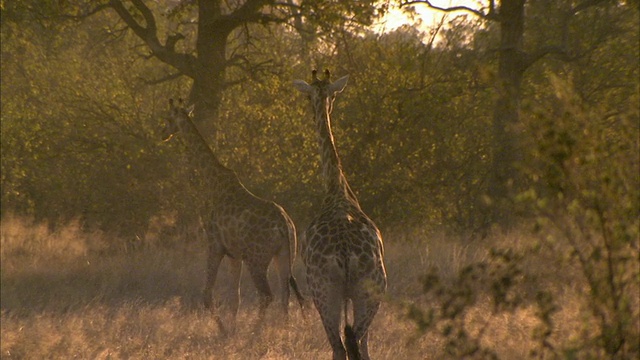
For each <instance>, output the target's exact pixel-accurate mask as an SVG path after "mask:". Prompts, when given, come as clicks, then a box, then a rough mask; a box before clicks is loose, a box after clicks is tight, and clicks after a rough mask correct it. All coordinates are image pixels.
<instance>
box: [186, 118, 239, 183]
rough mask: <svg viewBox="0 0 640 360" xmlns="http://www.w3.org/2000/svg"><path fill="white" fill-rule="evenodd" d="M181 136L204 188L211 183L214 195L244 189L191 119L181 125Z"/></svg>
mask: <svg viewBox="0 0 640 360" xmlns="http://www.w3.org/2000/svg"><path fill="white" fill-rule="evenodd" d="M181 134H182V136H183V141H184V142H185V145H186V147H187V151H188V152H189V161H190V162H191V163H192V164H193V165H194V168H195V169H198V170H200V171H202V174H203V175H204V179H203V184H204V185H205V186H209V185H210V184H211V181H213V183H214V184H215V190H216V193H221V192H225V191H228V190H231V189H234V188H244V187H243V186H242V184H241V183H240V180H239V179H238V176H237V174H236V173H235V172H234V171H233V170H231V169H229V168H227V167H226V166H224V165H223V164H222V163H221V162H220V160H218V157H217V156H216V154H215V153H214V152H213V150H211V148H210V147H209V144H208V143H207V141H206V140H205V138H204V136H202V133H200V130H198V127H197V126H196V124H195V123H194V122H193V120H192V119H190V118H189V119H188V120H187V121H185V122H184V123H183V128H182V129H181Z"/></svg>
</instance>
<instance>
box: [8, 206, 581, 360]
mask: <svg viewBox="0 0 640 360" xmlns="http://www.w3.org/2000/svg"><path fill="white" fill-rule="evenodd" d="M1 235H2V244H1V245H2V247H1V249H2V250H1V261H2V263H1V264H2V268H1V284H2V287H1V291H2V292H1V301H2V303H1V310H2V313H1V320H2V332H1V339H0V340H1V341H0V344H1V345H0V354H1V356H2V358H7V359H12V358H24V359H42V358H65V359H68V358H82V359H150V358H153V359H158V358H171V359H305V358H306V359H323V358H324V359H328V358H330V357H331V353H330V351H329V346H328V343H327V341H326V338H325V335H324V331H323V329H322V326H321V324H320V321H319V318H318V316H317V313H316V312H315V309H312V308H308V309H307V310H306V316H303V313H302V312H301V311H300V310H299V309H298V308H297V307H296V306H295V304H294V302H292V303H291V306H290V309H291V315H290V318H289V320H288V321H284V320H283V318H282V315H281V313H280V311H279V308H278V307H277V306H273V307H272V308H271V309H270V311H269V313H268V314H267V317H266V319H265V321H264V322H263V323H262V325H259V324H257V322H256V313H255V309H256V307H257V296H256V291H255V289H254V288H253V285H252V284H251V282H250V280H249V278H248V277H247V276H246V272H245V274H244V275H243V285H242V304H241V310H240V313H239V315H238V319H237V327H236V330H235V332H234V334H232V335H225V334H223V333H222V332H221V331H220V329H219V328H218V326H217V325H216V322H215V321H214V320H213V317H212V316H211V314H210V313H207V312H205V311H204V310H203V309H202V308H201V306H200V303H199V300H200V290H201V286H202V284H203V281H204V262H205V246H204V244H201V243H199V242H197V241H194V242H190V243H182V244H174V246H160V245H158V244H154V243H152V242H149V243H148V244H146V245H145V244H143V246H139V247H137V248H136V249H131V248H127V247H124V246H121V247H119V248H116V249H115V250H114V247H113V246H109V242H110V241H111V242H112V243H114V242H115V241H116V240H115V239H109V238H108V237H107V236H106V235H104V234H101V233H98V232H86V231H81V230H80V226H79V224H77V223H72V224H69V225H67V226H63V227H61V228H60V230H58V231H50V230H49V229H48V227H47V226H46V225H42V224H35V223H33V222H28V221H25V220H24V219H19V218H5V219H3V221H2V234H1ZM394 235H396V236H394ZM506 240H511V239H509V235H498V236H496V237H495V239H494V240H493V241H494V242H500V241H506ZM177 242H178V240H176V243H177ZM486 247H487V244H486V243H471V244H464V243H462V242H461V241H455V240H454V241H452V240H451V239H449V238H447V237H445V236H438V237H433V236H428V235H426V234H422V233H420V232H415V233H404V234H402V236H400V235H399V234H387V236H386V264H387V268H388V269H387V270H388V275H389V293H388V297H387V300H386V301H385V303H384V305H383V306H382V308H381V310H380V312H379V314H378V316H377V318H376V320H375V322H374V324H373V326H372V330H371V337H370V352H371V354H372V356H374V358H376V359H437V358H440V356H441V350H442V339H439V338H438V337H436V336H435V335H431V334H428V335H419V334H418V333H417V332H416V326H415V325H414V323H413V322H411V321H410V320H408V319H407V317H406V316H405V310H404V307H403V305H404V304H407V303H414V304H423V305H424V306H428V304H426V303H424V302H425V299H424V294H423V293H422V288H421V285H420V283H419V281H418V278H419V276H420V275H422V274H424V273H425V271H426V269H428V268H430V267H436V268H437V269H438V271H439V272H440V273H441V274H442V276H443V277H444V278H445V279H446V278H452V277H453V276H454V275H455V274H456V273H457V271H458V270H460V269H461V268H462V267H464V266H465V265H466V264H468V263H469V262H471V261H474V260H479V259H483V258H485V257H486V252H487V249H486ZM224 266H225V264H224V263H223V268H222V269H221V274H220V275H219V278H218V284H220V285H219V286H218V287H217V289H218V290H219V293H220V295H219V297H221V298H223V297H224V294H225V292H226V291H230V289H228V287H227V286H225V280H226V278H225V274H224V273H225V271H224V270H225V268H224ZM537 266H538V267H539V268H540V269H544V268H545V266H543V265H542V266H541V265H540V264H537ZM536 271H537V270H536ZM296 273H297V274H296V275H297V277H298V279H299V281H300V282H301V283H302V284H301V286H302V288H303V291H305V290H306V289H305V286H304V281H303V279H304V276H303V274H302V265H301V264H300V263H299V262H298V263H297V267H296ZM271 280H272V281H273V284H274V288H275V289H276V291H277V285H275V279H271ZM559 287H561V286H559ZM560 300H561V301H562V302H563V303H566V304H568V306H566V307H564V308H563V309H562V310H561V311H560V312H559V313H558V314H557V317H558V321H556V323H558V324H561V325H560V326H559V327H558V329H556V331H557V332H558V334H560V336H562V337H566V338H569V337H572V336H573V337H575V336H579V333H578V329H580V328H581V320H580V311H579V310H578V309H579V307H580V304H579V301H578V300H577V297H576V296H575V295H574V294H573V293H572V291H570V290H565V292H564V294H562V298H561V299H560ZM487 306H488V305H487ZM468 321H469V322H470V323H471V324H472V325H473V324H475V323H477V324H478V326H480V325H484V324H488V326H487V327H486V329H485V334H486V335H485V337H484V339H485V342H486V345H487V346H492V347H493V348H495V349H496V351H497V352H498V354H499V355H500V356H501V357H502V358H505V359H514V358H522V357H526V355H527V354H528V349H529V347H530V345H531V340H530V339H531V333H532V331H533V329H534V327H535V326H536V325H537V319H536V317H535V315H534V313H533V310H532V309H530V308H523V309H520V310H518V311H516V312H515V313H512V314H508V315H500V316H492V315H490V311H488V309H487V308H485V307H484V305H483V306H478V307H477V308H475V309H473V311H472V312H470V313H469V314H468ZM472 327H473V326H472Z"/></svg>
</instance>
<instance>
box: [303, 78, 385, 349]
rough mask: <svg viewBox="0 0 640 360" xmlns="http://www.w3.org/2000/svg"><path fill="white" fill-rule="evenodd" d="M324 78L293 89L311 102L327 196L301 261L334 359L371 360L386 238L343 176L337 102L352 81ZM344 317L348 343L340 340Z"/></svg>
mask: <svg viewBox="0 0 640 360" xmlns="http://www.w3.org/2000/svg"><path fill="white" fill-rule="evenodd" d="M324 75H325V78H324V79H322V80H320V79H318V76H317V71H316V70H314V71H313V72H312V76H313V81H312V82H311V84H308V83H306V82H305V81H303V80H295V81H294V87H295V88H296V89H297V90H299V91H301V92H303V93H305V94H307V95H308V96H309V99H310V100H311V107H312V110H313V113H314V117H315V124H316V127H317V135H318V141H319V145H320V158H321V168H322V177H323V182H324V191H325V194H324V198H323V202H322V207H321V209H320V211H319V213H318V214H317V215H316V216H315V218H314V219H313V220H312V221H311V223H310V224H309V227H308V228H307V230H306V238H307V244H306V246H305V247H304V249H303V253H302V257H303V260H304V263H305V265H306V268H307V271H306V275H307V282H308V285H309V289H310V291H311V295H312V297H313V301H314V305H315V307H316V309H317V310H318V312H319V313H320V318H321V319H322V324H323V326H324V329H325V332H326V333H327V337H328V339H329V343H330V344H331V347H332V349H333V359H334V360H335V359H340V360H342V359H346V356H347V355H348V356H349V358H350V359H360V358H362V359H369V349H368V344H367V341H368V331H369V326H370V325H371V322H372V321H373V318H374V316H375V315H376V313H377V311H378V308H379V307H380V302H381V296H382V294H383V293H384V292H385V291H386V287H387V275H386V270H385V266H384V262H383V255H384V249H383V245H382V236H381V234H380V231H379V230H378V228H377V227H376V225H375V224H374V223H373V221H372V220H371V219H370V218H369V217H368V216H367V215H366V214H365V213H364V212H363V211H362V209H361V208H360V204H359V203H358V199H357V198H356V196H355V194H354V193H353V191H352V190H351V188H350V186H349V183H348V182H347V179H346V177H345V176H344V173H343V172H342V165H341V162H340V158H339V157H338V153H337V151H336V146H335V142H334V138H333V134H332V132H331V120H330V114H331V111H332V108H333V101H334V99H335V96H336V94H337V93H339V92H341V91H342V90H343V89H344V87H345V86H346V85H347V80H348V76H344V77H342V78H340V79H338V80H336V81H335V82H331V81H330V74H329V71H328V70H325V74H324ZM349 300H350V301H351V303H352V305H353V326H351V325H349V323H348V321H347V304H348V301H349ZM343 312H344V318H345V343H346V344H343V342H342V339H341V337H340V324H341V316H342V314H343ZM345 345H346V349H345Z"/></svg>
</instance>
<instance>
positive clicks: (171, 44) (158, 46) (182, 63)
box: [109, 0, 196, 78]
mask: <svg viewBox="0 0 640 360" xmlns="http://www.w3.org/2000/svg"><path fill="white" fill-rule="evenodd" d="M132 2H133V4H134V6H135V8H136V9H137V10H138V11H139V12H140V13H141V14H142V16H143V18H144V21H145V26H143V25H142V24H140V23H139V22H138V21H137V20H136V19H135V17H134V16H133V14H132V13H131V12H129V10H127V8H126V7H125V6H124V5H123V4H122V1H120V0H111V1H110V2H109V5H110V6H111V8H113V9H114V10H115V11H116V13H118V15H120V18H122V20H123V21H124V22H125V23H126V24H127V26H128V27H129V28H130V29H131V30H133V32H134V33H135V34H136V35H138V37H139V38H140V39H142V41H144V43H145V44H146V45H147V46H148V47H149V49H151V53H152V55H153V56H155V57H157V58H158V59H160V60H161V61H163V62H165V63H167V64H169V65H171V66H173V67H174V68H176V69H178V71H179V72H180V73H182V74H184V75H187V76H189V77H192V78H193V77H195V76H196V75H195V72H194V70H193V69H194V66H193V64H194V63H195V61H196V59H195V57H193V56H192V55H189V54H183V53H178V52H176V51H175V45H176V43H177V42H178V41H179V40H182V39H184V35H182V34H174V35H171V36H169V38H168V39H167V41H166V44H165V45H164V46H163V45H162V43H160V40H159V39H158V34H157V26H156V21H155V17H154V15H153V12H152V11H151V9H149V8H148V7H147V6H146V5H145V4H144V2H142V1H141V0H132Z"/></svg>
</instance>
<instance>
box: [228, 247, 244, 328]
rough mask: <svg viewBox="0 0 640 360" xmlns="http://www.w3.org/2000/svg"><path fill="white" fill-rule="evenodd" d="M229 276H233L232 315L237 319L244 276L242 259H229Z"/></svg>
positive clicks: (230, 306) (230, 307)
mask: <svg viewBox="0 0 640 360" xmlns="http://www.w3.org/2000/svg"><path fill="white" fill-rule="evenodd" d="M229 276H230V277H231V286H232V287H233V291H231V298H230V305H229V309H230V312H231V316H232V317H233V319H234V320H235V318H236V316H237V315H238V308H239V307H240V278H241V276H242V260H237V259H231V258H230V259H229Z"/></svg>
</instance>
